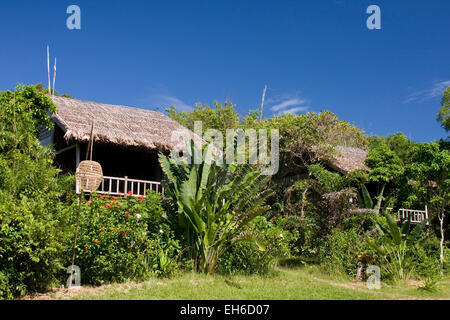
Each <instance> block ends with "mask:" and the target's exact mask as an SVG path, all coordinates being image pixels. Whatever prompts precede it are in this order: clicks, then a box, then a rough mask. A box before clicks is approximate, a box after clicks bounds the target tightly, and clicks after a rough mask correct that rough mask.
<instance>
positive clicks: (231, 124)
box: [166, 101, 239, 136]
mask: <svg viewBox="0 0 450 320" xmlns="http://www.w3.org/2000/svg"><path fill="white" fill-rule="evenodd" d="M166 111H167V112H168V114H169V117H170V118H172V119H174V120H175V121H177V122H179V123H180V124H181V125H183V126H185V127H186V128H188V129H190V130H192V131H193V130H194V122H195V121H201V122H202V130H203V132H204V131H205V130H208V129H217V130H220V131H221V132H222V134H223V135H224V136H225V132H226V129H234V128H237V126H238V124H239V116H238V114H237V112H236V111H235V105H233V104H232V103H228V102H225V104H224V105H221V104H220V103H218V102H217V101H214V106H213V108H211V107H210V106H209V105H202V104H199V103H197V104H196V105H195V106H194V109H193V110H192V111H190V112H187V111H180V112H179V111H177V110H176V108H175V106H171V107H170V108H168V109H167V110H166ZM203 132H202V134H203Z"/></svg>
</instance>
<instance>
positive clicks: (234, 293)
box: [28, 266, 450, 300]
mask: <svg viewBox="0 0 450 320" xmlns="http://www.w3.org/2000/svg"><path fill="white" fill-rule="evenodd" d="M418 284H419V283H409V284H405V285H397V286H392V285H387V284H384V283H383V284H382V286H381V289H380V290H369V289H368V288H367V287H366V286H365V283H358V282H356V281H349V280H344V279H336V278H333V277H332V276H331V275H327V274H324V273H322V272H320V271H319V270H318V269H317V268H316V267H313V266H311V267H303V268H278V269H277V271H276V273H275V274H273V275H271V276H268V277H259V276H235V277H224V276H218V275H215V276H205V275H200V274H194V273H186V274H183V275H180V276H178V277H176V278H173V279H150V280H148V281H145V282H140V283H136V282H127V283H123V284H110V285H105V286H101V287H88V286H86V287H82V288H80V289H71V290H67V289H58V290H54V291H53V292H50V293H47V294H43V295H42V294H41V295H37V296H33V297H28V298H31V299H95V300H99V299H100V300H101V299H107V300H111V299H122V300H128V299H130V300H142V299H150V300H151V299H159V300H164V299H170V300H178V299H187V300H204V299H213V300H215V299H218V300H233V299H244V300H246V299H250V300H252V299H261V300H270V299H281V300H285V299H289V300H291V299H294V300H310V299H364V300H365V299H450V279H448V278H446V279H445V280H443V281H441V282H440V283H439V289H438V291H437V292H426V291H423V290H418V289H417V285H418Z"/></svg>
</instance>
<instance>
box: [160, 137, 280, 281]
mask: <svg viewBox="0 0 450 320" xmlns="http://www.w3.org/2000/svg"><path fill="white" fill-rule="evenodd" d="M187 151H188V152H189V154H191V155H194V153H197V154H198V155H200V156H201V157H202V161H201V163H200V164H195V163H194V164H187V163H182V162H181V161H178V162H177V161H176V160H175V159H172V158H168V157H167V156H165V155H163V154H160V156H159V159H160V163H161V167H162V169H163V171H164V173H165V174H166V175H167V177H168V179H169V181H170V183H169V184H168V185H167V186H166V188H165V189H166V192H167V195H168V196H169V198H170V199H171V200H172V202H173V203H176V204H177V206H178V218H179V221H178V222H179V226H180V227H181V229H183V231H184V235H185V239H186V241H187V243H188V246H189V248H190V251H191V253H192V257H193V259H194V261H195V264H196V265H195V268H196V270H198V271H200V272H205V273H212V272H214V270H215V266H216V263H217V261H218V259H219V258H220V256H221V255H222V254H223V253H224V251H225V250H226V248H227V247H228V246H229V245H230V244H232V243H233V242H236V241H239V240H243V239H249V238H253V237H254V236H255V235H254V234H253V233H252V232H251V231H250V230H247V229H246V226H247V224H248V223H249V222H250V221H251V220H252V219H253V218H255V217H256V216H258V215H261V214H262V213H264V212H265V211H267V210H268V209H269V207H268V206H265V205H264V202H265V200H266V199H267V197H268V196H270V194H271V192H270V191H268V190H265V191H261V190H262V187H263V185H265V184H266V182H267V179H264V178H262V177H261V176H260V174H259V172H258V171H254V170H251V169H250V168H249V167H248V168H245V169H240V170H242V171H240V170H238V169H237V166H236V165H235V164H231V165H230V164H226V163H225V161H224V159H221V161H218V160H216V159H213V156H212V148H211V147H204V148H203V150H202V151H201V150H199V149H197V147H196V146H195V145H194V142H193V141H191V143H190V144H188V146H187Z"/></svg>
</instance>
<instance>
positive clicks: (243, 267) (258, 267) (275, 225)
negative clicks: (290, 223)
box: [218, 216, 295, 274]
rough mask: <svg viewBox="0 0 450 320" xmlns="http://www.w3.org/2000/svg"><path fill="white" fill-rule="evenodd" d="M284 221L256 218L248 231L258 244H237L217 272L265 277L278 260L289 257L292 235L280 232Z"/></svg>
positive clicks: (282, 230)
mask: <svg viewBox="0 0 450 320" xmlns="http://www.w3.org/2000/svg"><path fill="white" fill-rule="evenodd" d="M285 223H286V221H285V219H283V218H276V217H275V218H272V219H270V220H267V219H266V218H265V217H262V216H259V217H256V218H255V219H254V220H253V221H252V222H251V223H250V225H249V230H251V232H252V233H253V234H255V235H256V236H257V237H258V238H259V239H260V240H259V243H256V242H255V241H245V242H237V243H235V244H233V245H232V246H231V247H230V248H229V249H228V250H227V251H226V252H225V253H224V254H223V256H222V257H221V259H220V260H219V266H218V270H219V272H220V273H223V274H233V273H242V274H266V273H268V272H269V271H270V270H272V269H273V267H274V265H275V264H276V262H277V260H278V259H280V258H284V257H290V255H291V253H290V250H291V249H290V245H289V243H290V242H293V241H295V236H294V234H292V233H290V232H288V231H286V230H284V229H283V226H284V224H285Z"/></svg>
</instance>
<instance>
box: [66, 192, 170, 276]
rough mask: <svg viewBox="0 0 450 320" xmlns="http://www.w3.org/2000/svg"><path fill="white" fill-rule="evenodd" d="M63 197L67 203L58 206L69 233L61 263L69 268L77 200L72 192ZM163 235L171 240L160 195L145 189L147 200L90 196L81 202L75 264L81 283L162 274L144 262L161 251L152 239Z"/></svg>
mask: <svg viewBox="0 0 450 320" xmlns="http://www.w3.org/2000/svg"><path fill="white" fill-rule="evenodd" d="M67 201H69V202H71V205H70V206H68V205H67V203H66V204H61V206H62V207H63V208H62V211H63V215H64V217H62V218H65V223H66V226H65V227H66V229H67V230H68V231H69V232H68V233H69V234H70V235H71V237H68V238H67V242H66V250H65V257H66V262H65V263H66V265H67V266H69V265H70V264H71V258H72V245H73V239H74V238H73V236H74V232H75V225H76V217H77V211H78V201H77V197H76V196H69V197H68V199H67ZM163 237H165V238H166V239H173V235H172V234H171V233H170V227H169V226H168V224H167V223H166V220H165V218H164V212H163V210H162V206H161V195H160V194H157V193H155V192H154V191H148V192H147V194H146V198H134V197H129V196H125V197H124V198H122V197H114V196H112V197H110V196H108V195H106V196H103V195H98V196H95V195H93V196H91V198H90V200H87V201H83V203H82V205H81V215H80V226H79V233H78V241H77V246H76V256H75V263H74V264H75V265H77V266H79V267H80V269H81V277H82V282H83V283H84V284H101V283H103V282H119V281H123V280H126V279H139V278H142V277H143V276H144V275H146V274H149V273H151V272H153V271H163V272H166V270H158V268H159V267H161V266H159V265H155V264H152V263H151V264H149V263H148V262H149V261H148V260H146V256H149V255H155V254H156V255H158V254H159V251H158V249H159V248H157V246H155V243H154V241H155V239H158V240H159V239H160V238H163ZM152 241H153V242H152ZM173 244H174V245H176V243H173ZM165 250H167V249H165ZM169 250H171V251H172V248H171V249H169ZM172 253H173V252H171V254H172ZM155 269H156V270H155Z"/></svg>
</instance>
